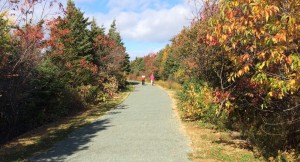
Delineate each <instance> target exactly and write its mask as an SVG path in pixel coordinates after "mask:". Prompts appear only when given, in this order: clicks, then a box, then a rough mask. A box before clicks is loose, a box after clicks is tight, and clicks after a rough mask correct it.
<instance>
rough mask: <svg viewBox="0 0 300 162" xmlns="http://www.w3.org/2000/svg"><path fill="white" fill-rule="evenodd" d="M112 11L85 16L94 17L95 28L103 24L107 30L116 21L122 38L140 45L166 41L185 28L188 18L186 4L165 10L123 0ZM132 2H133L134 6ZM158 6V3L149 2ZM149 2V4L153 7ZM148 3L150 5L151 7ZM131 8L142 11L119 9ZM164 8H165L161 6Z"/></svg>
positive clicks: (113, 1)
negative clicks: (96, 25)
mask: <svg viewBox="0 0 300 162" xmlns="http://www.w3.org/2000/svg"><path fill="white" fill-rule="evenodd" d="M118 2H119V3H118V5H117V6H116V8H114V9H112V10H111V11H110V12H109V13H106V14H105V13H92V14H89V15H88V16H89V17H95V18H96V20H97V22H98V23H99V25H101V24H104V25H105V27H106V28H109V25H110V24H111V22H112V20H113V19H116V21H117V28H118V30H119V31H120V33H121V35H122V38H123V39H130V40H134V41H144V42H152V41H154V42H166V41H168V40H169V39H171V38H172V37H173V36H175V35H176V34H177V33H178V32H180V30H181V29H182V28H183V26H187V25H189V23H190V19H191V18H192V12H191V10H190V6H189V5H187V4H178V5H176V6H173V7H170V8H167V7H161V6H160V7H161V8H155V7H154V8H147V6H148V7H149V5H150V4H148V0H141V1H138V2H137V1H135V0H124V1H118ZM134 2H136V3H134ZM149 2H154V3H157V5H158V4H159V1H158V0H152V1H149ZM154 3H152V4H154ZM109 4H110V5H111V7H112V6H113V4H117V0H111V1H110V2H109ZM152 4H151V5H152ZM128 5H129V6H130V5H132V7H133V8H138V7H139V6H140V8H144V7H145V9H144V10H143V11H134V10H129V9H128V8H126V10H121V9H120V8H122V7H124V8H125V7H126V6H128ZM165 6H166V5H165Z"/></svg>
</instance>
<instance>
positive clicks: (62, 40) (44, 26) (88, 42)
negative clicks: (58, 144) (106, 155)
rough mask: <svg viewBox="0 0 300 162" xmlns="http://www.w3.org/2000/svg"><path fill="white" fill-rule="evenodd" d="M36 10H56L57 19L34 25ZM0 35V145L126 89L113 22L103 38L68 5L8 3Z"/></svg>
mask: <svg viewBox="0 0 300 162" xmlns="http://www.w3.org/2000/svg"><path fill="white" fill-rule="evenodd" d="M3 4H5V3H3ZM38 5H40V6H42V7H43V5H45V6H44V7H43V8H44V9H45V8H47V7H50V8H51V7H53V6H54V5H59V6H60V9H61V10H60V11H62V13H61V14H60V16H58V17H56V18H53V19H45V18H42V19H39V20H38V21H37V20H36V19H34V18H35V17H36V14H39V15H38V16H40V14H41V13H36V12H35V8H36V7H37V6H38ZM48 5H49V6H48ZM3 6H5V5H3ZM43 12H44V11H43ZM45 12H46V11H45ZM16 14H19V15H17V16H16V17H19V18H20V19H18V20H15V19H13V18H12V17H11V15H16ZM43 16H44V15H42V16H41V17H43ZM16 21H20V23H19V25H17V24H16V23H15V22H16ZM0 34H1V37H0V130H1V131H0V143H4V142H6V141H8V140H10V139H11V138H13V137H16V136H18V135H20V134H22V133H24V132H26V131H28V130H31V129H33V128H36V127H39V126H41V125H43V124H47V123H50V122H53V121H56V120H58V119H60V118H62V117H65V116H67V115H70V114H74V113H76V112H79V111H82V110H83V109H84V108H86V106H87V105H88V104H97V103H101V102H105V101H106V100H107V99H110V98H112V97H113V96H114V95H115V94H116V93H117V92H118V90H120V89H121V88H124V87H125V86H126V75H127V73H128V72H129V57H128V54H127V53H126V49H125V47H124V44H123V43H122V40H121V36H120V33H119V32H118V31H117V29H116V24H115V21H113V23H112V25H111V27H110V29H109V32H108V33H107V34H106V33H105V28H104V27H99V26H97V24H96V22H95V20H92V21H89V20H88V18H85V17H84V14H83V13H82V12H81V11H80V9H78V8H76V6H75V3H74V2H73V1H72V0H68V2H67V6H66V8H64V7H63V6H62V5H61V4H57V3H56V1H51V2H50V1H47V0H42V1H7V2H6V10H2V11H1V13H0Z"/></svg>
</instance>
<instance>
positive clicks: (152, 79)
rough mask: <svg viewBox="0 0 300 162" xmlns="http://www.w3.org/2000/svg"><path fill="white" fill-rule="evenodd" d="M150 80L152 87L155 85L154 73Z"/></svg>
mask: <svg viewBox="0 0 300 162" xmlns="http://www.w3.org/2000/svg"><path fill="white" fill-rule="evenodd" d="M150 80H151V85H154V80H155V77H154V74H153V73H152V74H151V76H150Z"/></svg>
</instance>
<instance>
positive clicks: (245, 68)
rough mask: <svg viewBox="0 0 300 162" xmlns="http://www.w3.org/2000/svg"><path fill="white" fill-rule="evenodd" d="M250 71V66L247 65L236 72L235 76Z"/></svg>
mask: <svg viewBox="0 0 300 162" xmlns="http://www.w3.org/2000/svg"><path fill="white" fill-rule="evenodd" d="M249 71H250V65H249V64H247V65H245V66H244V67H243V68H242V69H240V70H239V71H238V72H237V76H238V77H240V76H242V75H244V74H245V73H247V72H249Z"/></svg>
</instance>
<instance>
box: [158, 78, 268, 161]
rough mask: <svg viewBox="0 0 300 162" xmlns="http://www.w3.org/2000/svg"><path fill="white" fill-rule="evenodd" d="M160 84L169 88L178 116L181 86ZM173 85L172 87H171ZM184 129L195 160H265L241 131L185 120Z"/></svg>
mask: <svg viewBox="0 0 300 162" xmlns="http://www.w3.org/2000/svg"><path fill="white" fill-rule="evenodd" d="M158 85H160V86H162V87H164V88H168V90H167V92H168V94H169V96H170V97H171V98H172V103H173V110H174V111H175V114H176V115H177V116H178V118H179V115H178V114H180V112H179V110H178V108H177V107H176V105H177V101H176V100H175V97H174V95H175V92H174V90H175V91H177V90H179V89H180V87H179V86H177V85H175V88H173V87H172V86H169V85H170V83H169V82H163V81H159V82H158ZM169 87H172V88H169ZM181 123H182V125H183V131H184V132H185V133H186V135H187V136H188V137H189V139H190V145H191V147H192V152H191V153H190V154H189V157H190V159H191V160H192V161H194V162H219V161H228V162H239V161H242V162H254V161H263V160H262V159H258V158H256V157H255V155H254V153H253V149H254V148H252V146H251V145H250V144H249V143H248V142H247V141H245V140H242V139H241V138H240V134H239V132H229V131H228V132H221V131H217V130H215V129H214V126H213V125H210V124H207V123H200V122H184V121H181Z"/></svg>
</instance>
